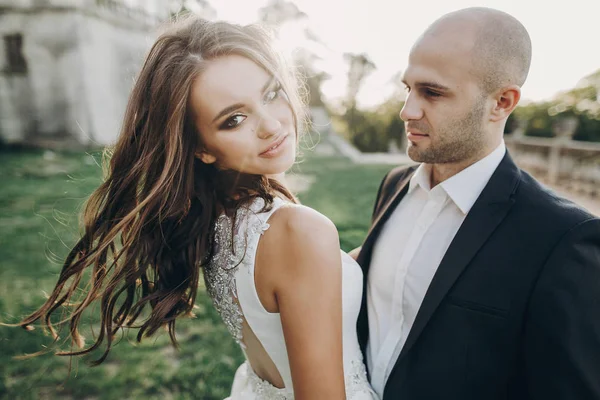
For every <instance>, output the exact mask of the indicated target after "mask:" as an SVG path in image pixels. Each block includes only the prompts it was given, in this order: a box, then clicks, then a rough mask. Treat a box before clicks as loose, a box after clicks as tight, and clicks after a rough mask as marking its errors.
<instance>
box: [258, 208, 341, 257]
mask: <svg viewBox="0 0 600 400" xmlns="http://www.w3.org/2000/svg"><path fill="white" fill-rule="evenodd" d="M269 225H270V227H269V229H268V230H267V231H266V232H265V234H264V237H263V239H262V241H263V242H264V243H263V245H264V247H263V250H264V251H265V252H264V253H263V254H264V255H265V256H267V258H268V259H269V261H273V265H281V264H282V263H283V261H285V263H283V264H284V265H286V268H294V267H295V266H296V267H298V268H307V265H308V264H313V265H314V264H316V266H319V265H323V262H322V261H323V260H326V259H327V260H331V259H332V257H333V258H335V257H339V251H340V244H339V237H338V232H337V229H336V227H335V225H334V224H333V222H332V221H331V220H330V219H329V218H327V217H326V216H324V215H323V214H321V213H320V212H318V211H316V210H314V209H312V208H310V207H306V206H302V205H296V204H289V205H285V206H283V207H280V208H279V209H278V210H277V211H275V212H274V213H273V215H272V216H271V218H270V219H269ZM335 264H336V263H334V265H335ZM308 268H310V267H308Z"/></svg>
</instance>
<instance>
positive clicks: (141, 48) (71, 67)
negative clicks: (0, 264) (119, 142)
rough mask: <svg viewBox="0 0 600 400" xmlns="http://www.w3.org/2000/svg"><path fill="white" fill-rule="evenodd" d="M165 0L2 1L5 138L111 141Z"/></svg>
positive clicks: (0, 126)
mask: <svg viewBox="0 0 600 400" xmlns="http://www.w3.org/2000/svg"><path fill="white" fill-rule="evenodd" d="M168 16H169V8H168V2H167V1H164V0H8V1H7V0H0V37H1V39H0V40H1V41H0V46H2V47H3V48H2V49H0V140H1V141H2V142H3V143H6V144H28V145H41V146H73V147H81V146H87V147H95V146H103V145H106V144H110V143H112V142H114V140H115V139H116V137H117V136H118V134H119V130H120V125H121V122H122V117H123V113H124V110H125V106H126V103H127V99H128V96H129V93H130V90H131V87H132V84H133V81H134V78H135V76H136V74H137V72H138V70H139V68H140V66H141V63H142V61H143V58H144V55H145V53H146V52H147V51H148V49H149V47H150V45H151V44H152V42H153V40H154V38H155V34H156V30H157V27H158V25H159V24H160V23H161V22H162V21H165V20H167V19H168Z"/></svg>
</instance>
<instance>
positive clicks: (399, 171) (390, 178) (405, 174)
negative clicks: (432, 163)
mask: <svg viewBox="0 0 600 400" xmlns="http://www.w3.org/2000/svg"><path fill="white" fill-rule="evenodd" d="M418 167H419V164H408V165H401V166H398V167H395V168H393V169H392V170H390V171H389V172H388V173H387V174H386V175H385V176H384V177H383V180H382V181H381V190H380V191H381V192H382V193H385V192H387V191H389V190H395V189H396V188H397V187H398V185H399V184H400V183H401V182H403V181H404V180H405V179H407V178H409V177H411V176H412V174H413V173H414V172H415V171H416V169H417V168H418Z"/></svg>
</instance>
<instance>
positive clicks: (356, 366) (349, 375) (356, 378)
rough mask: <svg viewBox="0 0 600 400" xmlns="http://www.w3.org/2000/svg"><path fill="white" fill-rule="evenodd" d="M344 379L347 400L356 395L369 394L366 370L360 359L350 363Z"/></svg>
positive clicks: (369, 388)
mask: <svg viewBox="0 0 600 400" xmlns="http://www.w3.org/2000/svg"><path fill="white" fill-rule="evenodd" d="M344 379H345V380H346V398H347V399H351V398H352V397H354V396H355V395H357V394H358V393H365V392H371V387H370V386H369V381H368V380H367V368H366V367H365V364H364V362H363V360H362V357H361V358H359V359H354V360H352V361H351V362H350V368H349V370H348V371H345V373H344Z"/></svg>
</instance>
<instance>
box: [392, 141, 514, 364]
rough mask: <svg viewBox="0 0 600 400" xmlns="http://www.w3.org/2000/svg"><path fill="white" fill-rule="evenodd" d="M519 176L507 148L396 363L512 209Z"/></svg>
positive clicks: (445, 259)
mask: <svg viewBox="0 0 600 400" xmlns="http://www.w3.org/2000/svg"><path fill="white" fill-rule="evenodd" d="M519 177H520V173H519V170H518V168H517V167H516V166H515V164H514V163H513V161H512V159H511V158H510V156H509V154H508V152H507V153H506V155H505V157H504V159H503V160H502V162H501V163H500V165H499V166H498V168H497V169H496V171H495V172H494V174H493V175H492V177H491V178H490V181H489V182H488V184H487V185H486V187H485V188H484V190H483V192H482V193H481V195H480V196H479V198H478V199H477V201H476V202H475V204H474V205H473V207H472V208H471V210H470V211H469V214H468V215H467V217H466V218H465V220H464V222H463V224H462V225H461V227H460V229H459V230H458V232H457V234H456V236H455V237H454V240H453V241H452V243H451V244H450V246H449V248H448V250H447V251H446V254H445V255H444V257H443V259H442V261H441V263H440V265H439V267H438V269H437V271H436V273H435V275H434V277H433V280H432V281H431V284H430V285H429V288H428V290H427V293H426V295H425V298H424V299H423V303H422V304H421V307H420V308H419V311H418V313H417V316H416V319H415V322H414V324H413V326H412V329H411V331H410V333H409V335H408V338H407V340H406V343H405V344H404V347H403V348H402V351H401V353H400V356H399V358H398V360H397V362H396V367H397V366H398V364H399V362H400V360H401V359H402V358H403V357H404V356H406V354H407V353H408V352H409V351H410V349H411V348H412V346H413V345H414V344H415V342H416V341H417V339H418V338H419V335H420V334H421V333H422V331H423V329H424V328H425V326H426V325H427V323H428V322H429V319H430V318H431V316H432V315H433V313H434V312H435V310H436V309H437V307H438V306H439V304H440V302H441V301H442V300H443V298H444V297H445V296H446V294H447V293H448V291H449V290H450V288H451V287H452V286H453V285H454V282H455V281H456V280H457V279H458V277H459V276H460V274H461V273H462V271H463V270H464V269H465V268H466V267H467V265H468V264H469V262H470V261H471V259H472V258H473V257H474V256H475V254H476V253H477V252H478V251H479V249H480V248H481V247H482V246H483V245H484V244H485V242H486V241H487V240H488V238H489V237H490V235H491V234H492V233H493V232H494V230H495V229H496V228H497V227H498V225H499V224H500V223H501V222H502V220H503V219H504V217H505V216H506V214H507V213H508V211H509V210H510V208H511V206H512V205H513V203H514V200H513V194H514V192H515V190H516V187H517V185H518V182H519Z"/></svg>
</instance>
